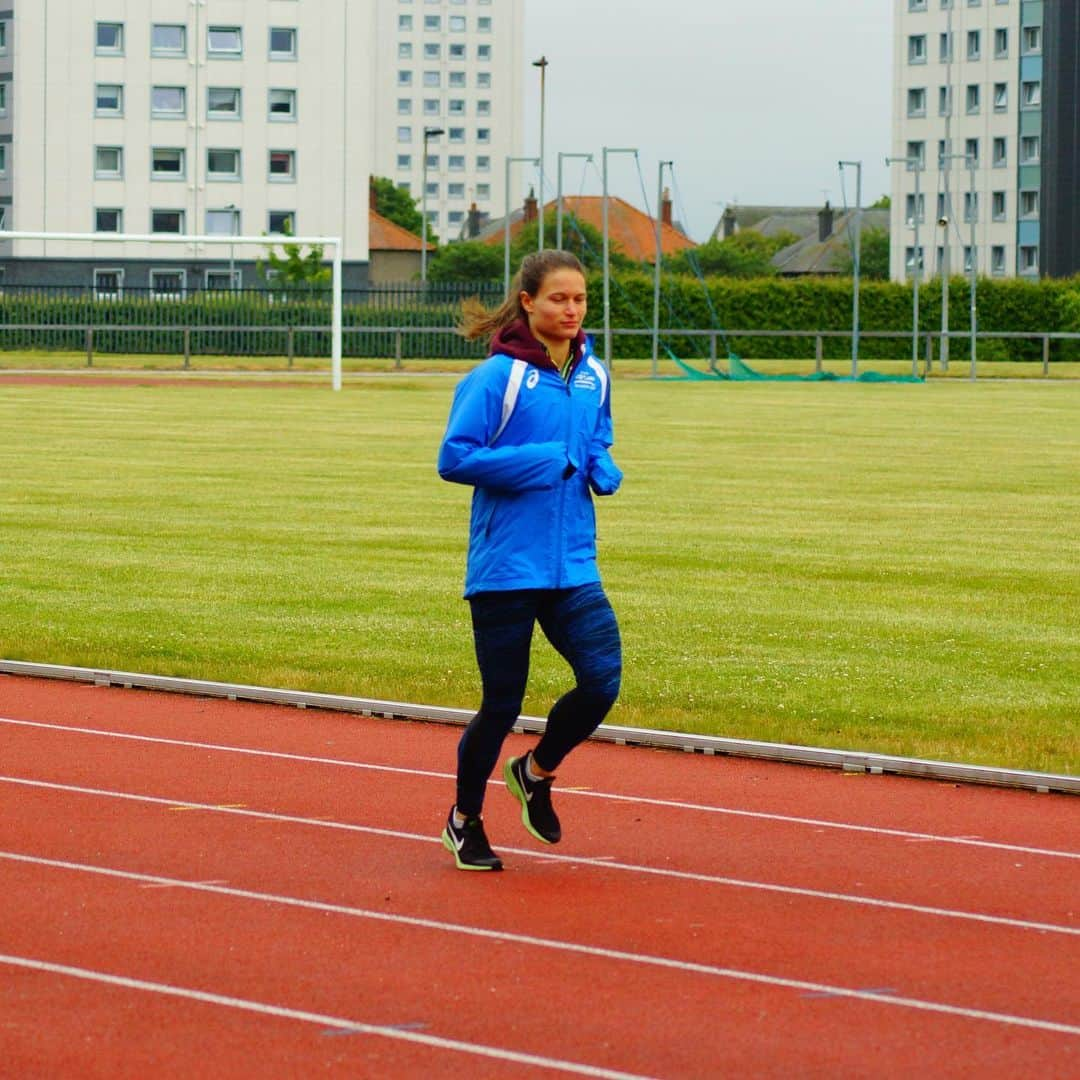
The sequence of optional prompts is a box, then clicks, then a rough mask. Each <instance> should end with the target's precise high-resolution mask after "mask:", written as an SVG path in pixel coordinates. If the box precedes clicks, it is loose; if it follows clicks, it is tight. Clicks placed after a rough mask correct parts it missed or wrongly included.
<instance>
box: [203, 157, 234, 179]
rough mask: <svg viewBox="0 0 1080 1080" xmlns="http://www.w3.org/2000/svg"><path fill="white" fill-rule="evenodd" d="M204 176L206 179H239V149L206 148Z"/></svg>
mask: <svg viewBox="0 0 1080 1080" xmlns="http://www.w3.org/2000/svg"><path fill="white" fill-rule="evenodd" d="M206 178H207V179H208V180H239V179H240V151H239V150H207V151H206Z"/></svg>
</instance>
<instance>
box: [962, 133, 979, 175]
mask: <svg viewBox="0 0 1080 1080" xmlns="http://www.w3.org/2000/svg"><path fill="white" fill-rule="evenodd" d="M964 165H965V166H966V165H974V166H975V167H976V168H978V167H979V140H978V139H965V140H964Z"/></svg>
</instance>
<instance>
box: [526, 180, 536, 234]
mask: <svg viewBox="0 0 1080 1080" xmlns="http://www.w3.org/2000/svg"><path fill="white" fill-rule="evenodd" d="M536 216H537V215H536V193H535V192H534V191H533V189H532V188H529V197H528V198H527V199H526V200H525V224H526V225H528V223H529V222H530V221H535V220H536Z"/></svg>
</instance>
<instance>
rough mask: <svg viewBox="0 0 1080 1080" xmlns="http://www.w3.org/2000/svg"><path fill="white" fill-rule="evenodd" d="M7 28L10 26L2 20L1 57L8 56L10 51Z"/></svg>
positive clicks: (0, 33)
mask: <svg viewBox="0 0 1080 1080" xmlns="http://www.w3.org/2000/svg"><path fill="white" fill-rule="evenodd" d="M7 27H8V24H7V23H6V22H4V21H3V20H0V56H6V55H7V51H8V42H7Z"/></svg>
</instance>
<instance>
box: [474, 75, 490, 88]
mask: <svg viewBox="0 0 1080 1080" xmlns="http://www.w3.org/2000/svg"><path fill="white" fill-rule="evenodd" d="M476 88H477V89H478V90H490V89H491V72H490V71H478V72H477V73H476Z"/></svg>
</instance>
